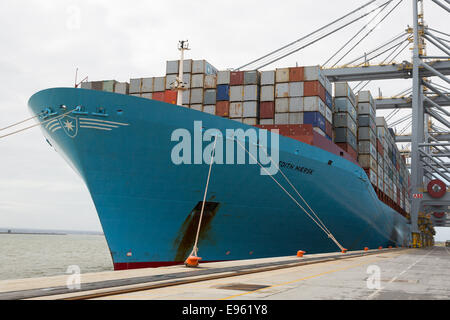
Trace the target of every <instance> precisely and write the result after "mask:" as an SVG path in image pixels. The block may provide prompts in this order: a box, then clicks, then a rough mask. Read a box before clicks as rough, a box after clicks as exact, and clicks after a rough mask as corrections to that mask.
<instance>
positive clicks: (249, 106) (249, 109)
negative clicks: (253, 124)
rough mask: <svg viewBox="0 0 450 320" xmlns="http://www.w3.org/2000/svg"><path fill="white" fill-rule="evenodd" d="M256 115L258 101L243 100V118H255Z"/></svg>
mask: <svg viewBox="0 0 450 320" xmlns="http://www.w3.org/2000/svg"><path fill="white" fill-rule="evenodd" d="M257 116H258V102H256V101H245V102H244V111H243V117H244V118H256V117H257Z"/></svg>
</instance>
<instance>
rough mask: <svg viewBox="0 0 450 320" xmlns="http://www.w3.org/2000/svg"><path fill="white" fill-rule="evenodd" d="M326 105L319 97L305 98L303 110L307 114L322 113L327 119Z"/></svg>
mask: <svg viewBox="0 0 450 320" xmlns="http://www.w3.org/2000/svg"><path fill="white" fill-rule="evenodd" d="M326 108H327V107H326V106H325V103H324V102H323V101H322V99H320V98H319V97H304V98H303V110H304V111H305V112H309V111H312V112H320V114H321V115H322V116H324V117H325V109H326Z"/></svg>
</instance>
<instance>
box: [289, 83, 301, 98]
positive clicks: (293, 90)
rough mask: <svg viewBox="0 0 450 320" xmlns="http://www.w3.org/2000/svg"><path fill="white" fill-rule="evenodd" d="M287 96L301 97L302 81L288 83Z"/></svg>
mask: <svg viewBox="0 0 450 320" xmlns="http://www.w3.org/2000/svg"><path fill="white" fill-rule="evenodd" d="M289 97H303V82H290V83H289Z"/></svg>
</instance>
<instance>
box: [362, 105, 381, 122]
mask: <svg viewBox="0 0 450 320" xmlns="http://www.w3.org/2000/svg"><path fill="white" fill-rule="evenodd" d="M360 114H367V115H370V116H371V117H372V118H373V119H374V120H375V119H376V117H377V115H376V110H375V108H373V106H371V105H370V104H369V103H359V104H358V115H360Z"/></svg>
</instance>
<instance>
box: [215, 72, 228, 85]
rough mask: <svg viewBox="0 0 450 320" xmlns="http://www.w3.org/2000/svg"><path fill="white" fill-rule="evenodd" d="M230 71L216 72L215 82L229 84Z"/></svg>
mask: <svg viewBox="0 0 450 320" xmlns="http://www.w3.org/2000/svg"><path fill="white" fill-rule="evenodd" d="M229 83H230V71H219V72H218V73H217V84H229Z"/></svg>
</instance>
